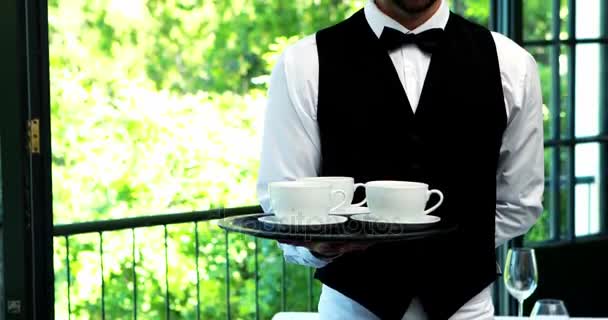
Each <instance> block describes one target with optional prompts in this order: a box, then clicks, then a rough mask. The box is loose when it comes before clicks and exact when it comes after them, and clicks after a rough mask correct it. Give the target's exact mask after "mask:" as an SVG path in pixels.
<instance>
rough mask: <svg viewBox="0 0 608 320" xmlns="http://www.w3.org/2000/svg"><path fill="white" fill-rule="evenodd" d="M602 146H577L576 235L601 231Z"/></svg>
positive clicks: (591, 144)
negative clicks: (600, 186)
mask: <svg viewBox="0 0 608 320" xmlns="http://www.w3.org/2000/svg"><path fill="white" fill-rule="evenodd" d="M599 156H600V146H599V144H597V143H586V144H580V145H577V146H576V164H575V168H576V171H575V172H576V180H577V183H576V191H575V197H576V198H575V199H576V200H575V204H576V205H575V229H576V235H577V236H581V235H587V234H592V233H597V232H599V229H600V215H599V185H600V179H601V177H600V158H599Z"/></svg>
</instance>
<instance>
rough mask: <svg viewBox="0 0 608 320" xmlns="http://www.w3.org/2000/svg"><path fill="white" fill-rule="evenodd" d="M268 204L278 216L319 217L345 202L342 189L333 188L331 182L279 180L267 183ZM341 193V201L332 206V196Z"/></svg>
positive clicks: (344, 194)
mask: <svg viewBox="0 0 608 320" xmlns="http://www.w3.org/2000/svg"><path fill="white" fill-rule="evenodd" d="M268 192H269V195H270V206H271V207H272V211H273V212H274V214H275V215H276V216H278V217H288V216H293V217H319V216H327V215H329V212H330V211H331V210H333V209H335V208H337V207H339V206H341V205H343V204H344V203H345V202H346V193H345V192H344V190H333V189H332V186H331V184H329V183H327V182H320V181H280V182H272V183H270V184H269V185H268ZM336 194H341V195H342V201H341V202H340V203H338V205H336V206H332V197H333V196H334V195H336Z"/></svg>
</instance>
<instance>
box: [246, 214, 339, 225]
mask: <svg viewBox="0 0 608 320" xmlns="http://www.w3.org/2000/svg"><path fill="white" fill-rule="evenodd" d="M258 220H259V221H260V222H264V223H268V224H274V225H287V226H323V225H329V224H339V223H344V222H346V221H347V220H348V218H346V217H342V216H336V215H328V216H321V217H302V216H296V217H277V216H265V217H259V218H258Z"/></svg>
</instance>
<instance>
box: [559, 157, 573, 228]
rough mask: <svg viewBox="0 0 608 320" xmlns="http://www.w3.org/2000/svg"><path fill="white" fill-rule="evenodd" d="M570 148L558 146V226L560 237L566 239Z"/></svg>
mask: <svg viewBox="0 0 608 320" xmlns="http://www.w3.org/2000/svg"><path fill="white" fill-rule="evenodd" d="M570 149H571V148H569V147H561V148H560V172H561V173H560V177H561V179H560V188H559V193H560V194H559V197H560V198H559V206H560V208H559V215H560V218H559V222H560V223H559V228H560V231H559V232H560V238H562V239H568V238H569V237H570V233H571V230H570V223H569V222H570V217H569V215H568V210H569V208H570V201H571V200H572V199H570V188H572V186H571V185H570V184H569V183H568V176H569V174H570V167H569V165H570V164H569V161H570Z"/></svg>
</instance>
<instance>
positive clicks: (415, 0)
mask: <svg viewBox="0 0 608 320" xmlns="http://www.w3.org/2000/svg"><path fill="white" fill-rule="evenodd" d="M392 1H393V3H394V4H395V5H397V6H398V7H399V8H401V10H403V11H405V12H406V13H409V14H419V13H421V12H424V11H426V10H427V9H428V8H430V7H432V6H433V4H435V2H437V1H438V0H392Z"/></svg>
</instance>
